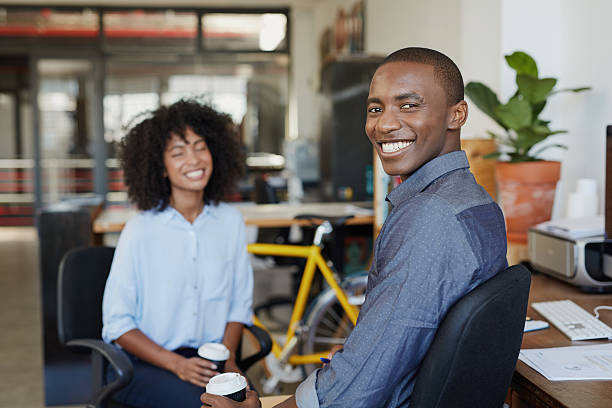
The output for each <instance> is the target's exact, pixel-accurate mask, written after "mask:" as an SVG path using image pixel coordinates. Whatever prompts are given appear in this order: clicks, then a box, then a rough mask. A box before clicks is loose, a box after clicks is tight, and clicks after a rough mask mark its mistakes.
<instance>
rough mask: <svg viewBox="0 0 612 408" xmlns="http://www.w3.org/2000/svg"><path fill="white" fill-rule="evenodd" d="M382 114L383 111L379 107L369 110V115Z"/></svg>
mask: <svg viewBox="0 0 612 408" xmlns="http://www.w3.org/2000/svg"><path fill="white" fill-rule="evenodd" d="M379 112H382V109H381V108H379V107H378V106H374V107H372V108H368V113H379Z"/></svg>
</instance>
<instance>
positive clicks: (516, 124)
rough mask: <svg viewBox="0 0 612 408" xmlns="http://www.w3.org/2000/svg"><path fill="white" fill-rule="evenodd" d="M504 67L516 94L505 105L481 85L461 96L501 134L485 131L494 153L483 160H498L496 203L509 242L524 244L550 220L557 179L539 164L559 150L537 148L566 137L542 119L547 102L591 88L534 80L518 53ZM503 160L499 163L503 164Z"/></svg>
mask: <svg viewBox="0 0 612 408" xmlns="http://www.w3.org/2000/svg"><path fill="white" fill-rule="evenodd" d="M505 58H506V62H507V63H508V65H509V66H510V68H512V69H513V70H514V71H516V85H517V90H516V92H515V93H514V95H512V97H510V99H509V100H508V101H507V102H506V103H503V104H502V103H501V102H500V101H499V98H498V97H497V95H496V94H495V93H494V92H493V91H492V90H491V89H490V88H489V87H487V86H486V85H484V84H482V83H480V82H470V83H468V84H467V85H466V87H465V93H466V94H467V96H468V97H469V98H470V100H471V101H472V102H474V104H475V105H476V106H477V107H478V108H479V109H480V110H482V111H483V112H484V113H485V114H486V115H487V116H489V117H490V118H492V119H493V120H494V121H495V122H496V123H497V124H498V125H499V126H501V128H502V129H503V131H504V132H503V133H501V132H493V131H487V133H488V134H489V135H490V136H491V138H493V140H495V141H496V143H497V146H498V150H497V152H494V153H491V154H489V155H487V156H486V157H489V158H498V159H499V161H498V162H497V163H496V165H495V177H496V179H497V185H498V198H499V200H500V204H501V206H502V209H503V211H504V215H505V217H506V223H507V230H508V239H509V240H510V241H513V242H526V237H527V229H528V228H529V227H530V226H531V225H534V224H537V223H540V222H543V221H547V220H549V219H550V216H551V212H552V205H553V199H554V195H555V188H556V185H557V182H558V181H559V177H560V173H561V163H559V162H556V161H546V160H542V159H540V158H539V157H540V155H541V153H542V152H543V151H545V150H546V149H548V148H551V147H557V148H565V146H563V145H561V144H546V145H544V146H540V145H538V144H539V143H540V142H542V141H544V140H545V139H547V138H548V137H551V136H554V135H558V134H561V133H566V132H567V131H566V130H552V129H551V128H550V127H549V124H550V121H549V120H544V119H541V118H540V114H541V113H542V110H543V109H544V107H545V106H546V102H547V100H548V98H549V97H550V96H552V95H554V94H557V93H560V92H581V91H585V90H587V89H590V88H575V89H557V90H555V89H554V88H555V85H556V84H557V79H555V78H540V77H538V67H537V64H536V62H535V61H534V59H533V58H531V57H530V56H529V55H528V54H526V53H525V52H522V51H516V52H514V53H513V54H511V55H506V56H505ZM502 160H503V161H502Z"/></svg>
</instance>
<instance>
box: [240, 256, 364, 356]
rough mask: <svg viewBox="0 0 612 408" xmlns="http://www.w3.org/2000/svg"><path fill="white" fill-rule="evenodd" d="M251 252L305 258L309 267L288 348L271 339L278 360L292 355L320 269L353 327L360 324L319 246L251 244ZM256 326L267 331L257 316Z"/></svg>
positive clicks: (304, 275) (294, 307)
mask: <svg viewBox="0 0 612 408" xmlns="http://www.w3.org/2000/svg"><path fill="white" fill-rule="evenodd" d="M248 251H249V252H250V253H252V254H255V255H273V256H286V257H292V258H305V259H306V266H305V267H304V274H303V276H302V280H301V282H300V287H299V289H298V293H297V298H296V300H295V303H294V305H293V311H292V312H291V320H290V322H289V328H288V329H287V339H286V340H285V345H284V346H283V347H282V348H281V347H280V346H279V345H278V343H277V342H276V341H275V340H274V339H272V353H274V355H275V356H276V358H277V359H279V360H284V359H285V358H286V355H287V354H289V353H290V352H291V351H292V350H291V349H292V348H293V347H294V345H295V342H296V340H297V339H296V337H295V331H296V328H297V325H298V324H299V322H300V320H301V319H302V317H303V316H304V311H305V310H306V302H307V301H308V294H309V292H310V289H311V287H312V280H313V278H314V275H315V272H316V269H317V268H318V269H319V271H320V272H321V274H322V275H323V277H324V278H325V281H326V282H327V283H328V284H329V286H330V287H331V289H332V290H333V291H334V293H335V294H336V297H337V298H338V301H339V302H340V305H341V306H342V308H343V309H344V311H345V312H346V314H347V315H348V317H349V318H350V319H351V321H352V323H353V325H355V324H356V322H357V315H358V311H357V308H356V307H354V306H353V305H351V304H350V303H349V300H348V298H347V296H346V294H345V293H344V291H343V290H342V288H341V287H340V285H339V284H338V282H336V279H335V278H334V274H333V272H332V270H331V269H330V267H329V266H328V265H327V262H326V261H325V259H324V258H323V255H321V248H320V247H319V246H317V245H310V246H299V245H281V244H249V245H248ZM253 322H254V323H255V325H257V326H259V327H261V328H262V329H264V330H266V328H265V326H264V325H263V324H262V323H261V321H259V319H258V318H257V316H254V317H253ZM321 357H327V353H326V352H324V353H316V354H307V355H297V354H296V355H291V356H289V358H288V359H287V360H286V361H287V362H288V363H289V364H293V365H298V364H317V363H321V360H320V358H321Z"/></svg>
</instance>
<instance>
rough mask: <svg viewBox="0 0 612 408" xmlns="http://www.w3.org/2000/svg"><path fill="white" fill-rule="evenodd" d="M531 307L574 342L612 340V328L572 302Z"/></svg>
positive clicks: (533, 304) (537, 304) (537, 303)
mask: <svg viewBox="0 0 612 408" xmlns="http://www.w3.org/2000/svg"><path fill="white" fill-rule="evenodd" d="M531 306H532V307H533V308H534V310H536V311H537V312H538V313H540V314H541V315H542V316H543V317H545V318H546V320H548V321H549V322H551V323H552V324H553V325H554V326H555V327H556V328H557V329H559V330H561V333H563V334H565V335H566V336H567V337H569V338H570V340H572V341H574V340H593V339H604V338H607V339H612V328H610V327H609V326H608V325H606V324H605V323H602V322H601V321H599V320H597V319H596V318H595V316H593V315H592V314H590V313H589V312H587V311H586V310H584V309H583V308H581V307H580V306H578V305H577V304H575V303H574V302H572V301H571V300H555V301H551V302H536V303H532V304H531Z"/></svg>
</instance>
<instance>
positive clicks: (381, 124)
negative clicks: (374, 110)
mask: <svg viewBox="0 0 612 408" xmlns="http://www.w3.org/2000/svg"><path fill="white" fill-rule="evenodd" d="M400 127H401V123H400V121H399V119H398V118H397V116H396V115H395V114H394V113H393V112H390V111H389V110H386V111H384V112H383V113H382V115H381V116H380V119H379V120H378V128H379V130H380V131H381V132H384V133H389V132H393V131H395V130H398V129H399V128H400Z"/></svg>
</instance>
